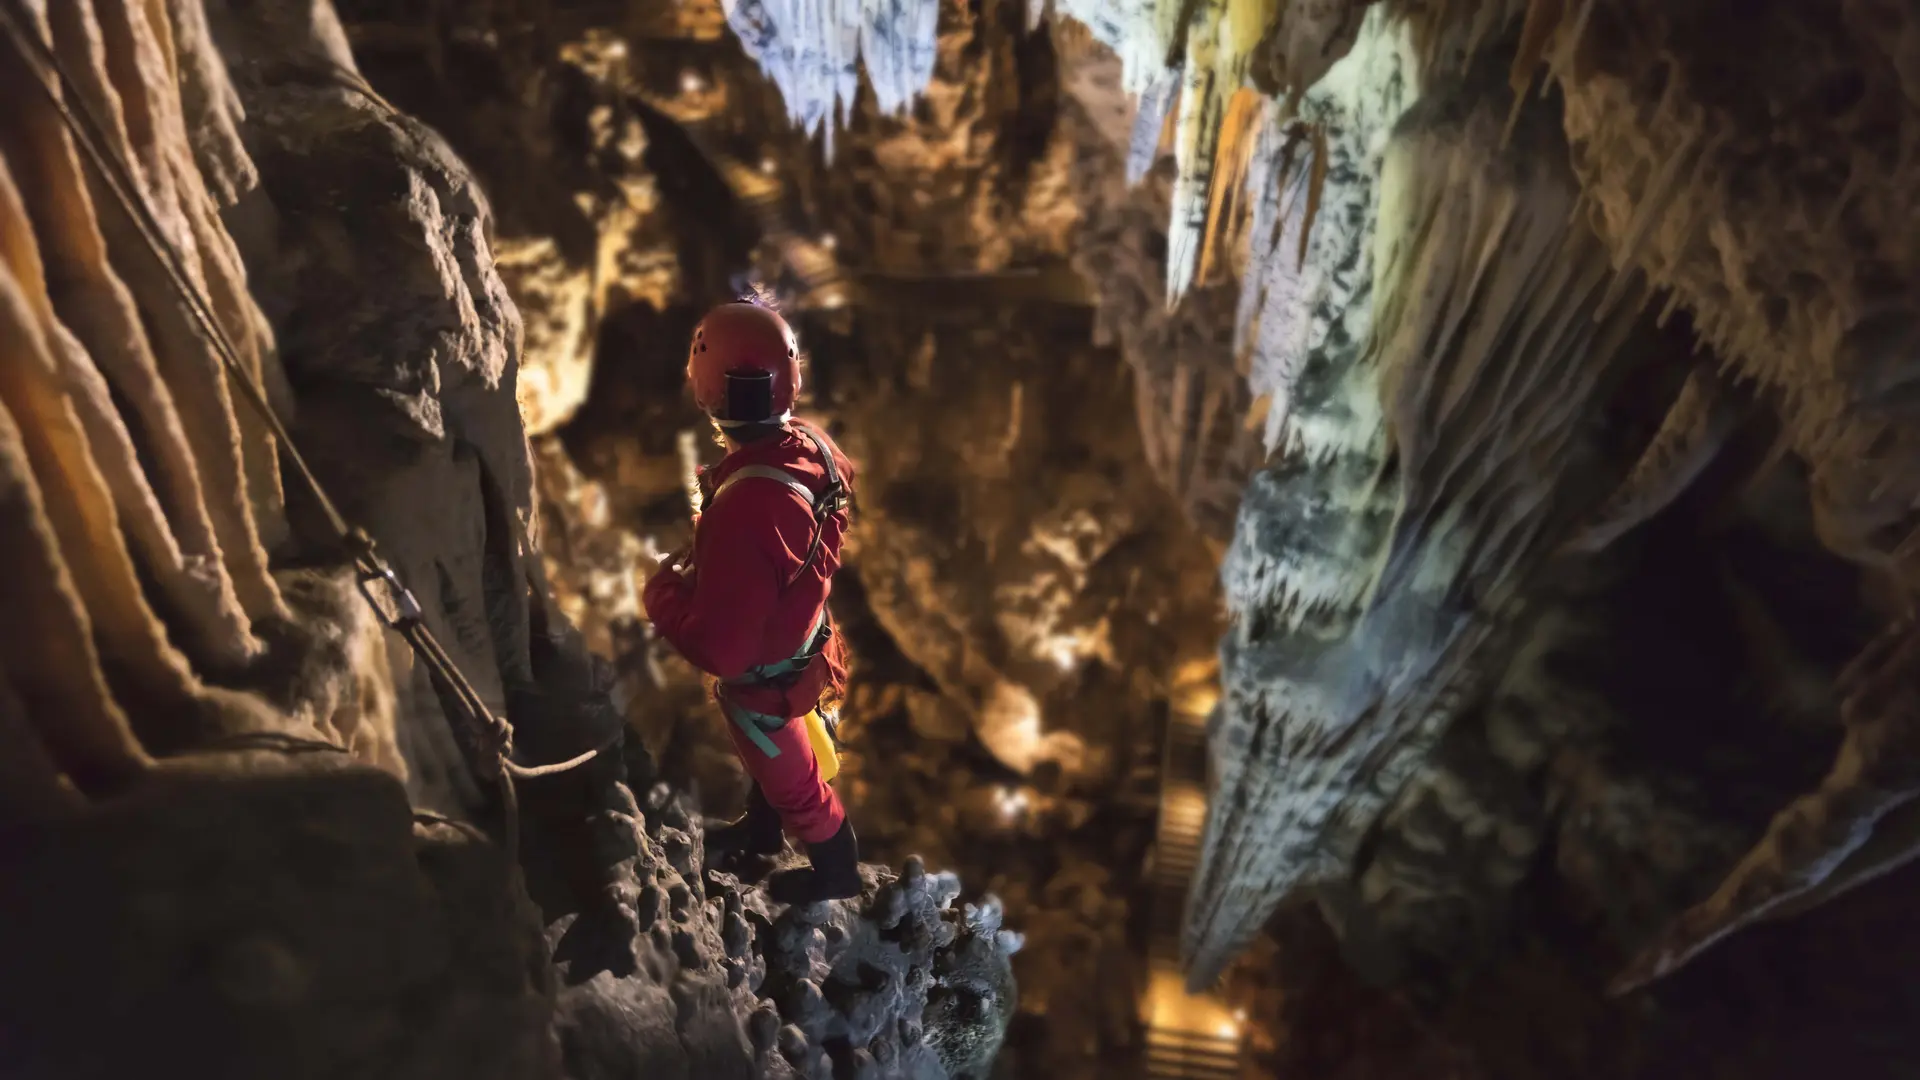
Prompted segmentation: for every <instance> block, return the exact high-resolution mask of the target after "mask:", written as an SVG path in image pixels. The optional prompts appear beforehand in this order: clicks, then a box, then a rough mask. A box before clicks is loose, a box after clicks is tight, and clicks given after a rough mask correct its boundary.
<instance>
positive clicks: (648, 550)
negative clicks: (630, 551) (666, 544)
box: [640, 536, 693, 576]
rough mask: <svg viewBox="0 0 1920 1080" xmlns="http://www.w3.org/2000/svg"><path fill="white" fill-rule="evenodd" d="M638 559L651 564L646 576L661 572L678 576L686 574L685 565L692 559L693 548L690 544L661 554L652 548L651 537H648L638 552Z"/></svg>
mask: <svg viewBox="0 0 1920 1080" xmlns="http://www.w3.org/2000/svg"><path fill="white" fill-rule="evenodd" d="M640 557H641V558H642V559H645V560H647V561H649V562H651V563H652V564H653V566H652V568H651V569H649V570H648V571H647V574H648V576H652V575H653V574H657V573H659V572H660V571H661V570H671V571H673V572H674V573H676V574H680V573H685V572H686V565H687V564H688V563H689V562H691V561H692V559H693V547H692V545H690V544H688V545H683V546H681V547H677V548H675V549H673V550H672V551H669V552H666V553H664V554H662V553H661V551H660V549H659V548H657V547H655V546H654V543H653V537H651V536H649V537H647V539H646V544H645V546H644V547H642V548H641V550H640Z"/></svg>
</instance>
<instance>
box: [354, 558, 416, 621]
mask: <svg viewBox="0 0 1920 1080" xmlns="http://www.w3.org/2000/svg"><path fill="white" fill-rule="evenodd" d="M375 581H384V582H386V584H387V589H388V590H389V592H390V593H391V595H392V600H393V607H394V609H395V610H397V611H399V614H398V615H388V614H387V609H386V607H384V606H383V605H382V604H381V603H380V601H379V599H377V598H376V597H375V596H374V595H373V590H372V589H371V588H368V586H369V585H370V584H371V583H373V582H375ZM357 583H358V585H359V587H360V595H361V596H363V597H366V600H367V603H368V605H369V606H371V607H372V608H373V610H374V612H375V613H376V614H378V615H379V616H380V621H381V622H384V623H386V624H387V626H388V627H389V628H391V629H394V630H398V629H401V628H402V627H404V626H406V625H408V624H410V623H416V622H419V621H420V617H421V615H422V614H423V613H422V612H421V610H420V602H419V601H418V600H415V599H414V598H413V593H411V592H409V591H408V590H407V587H406V586H405V585H402V584H400V578H399V577H398V576H396V575H395V574H394V572H393V568H392V567H390V566H388V565H386V564H385V563H380V564H379V565H378V566H377V567H376V568H375V569H373V570H361V571H360V573H359V575H358V582H357Z"/></svg>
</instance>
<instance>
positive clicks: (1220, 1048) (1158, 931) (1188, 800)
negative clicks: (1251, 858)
mask: <svg viewBox="0 0 1920 1080" xmlns="http://www.w3.org/2000/svg"><path fill="white" fill-rule="evenodd" d="M1206 785H1207V740H1206V718H1205V717H1204V716H1196V715H1193V714H1189V713H1182V712H1175V713H1174V714H1173V715H1172V716H1171V717H1170V720H1169V723H1168V724H1167V734H1166V742H1165V743H1164V745H1163V748H1162V753H1161V772H1160V813H1159V820H1158V824H1157V826H1156V829H1155V835H1154V846H1153V855H1152V866H1151V867H1150V868H1149V872H1148V875H1147V879H1148V885H1149V888H1150V889H1151V895H1150V900H1149V903H1150V905H1151V911H1150V923H1149V930H1148V937H1147V964H1148V978H1147V996H1146V1000H1145V1001H1143V1002H1142V1004H1141V1018H1142V1020H1143V1021H1144V1022H1145V1023H1146V1028H1147V1056H1146V1063H1145V1070H1144V1075H1145V1076H1146V1078H1147V1080H1235V1078H1237V1077H1238V1076H1239V1075H1240V1020H1239V1018H1238V1017H1237V1016H1235V1015H1234V1014H1233V1013H1232V1012H1231V1011H1230V1010H1229V1009H1228V1008H1227V1005H1226V1003H1225V1002H1223V1001H1221V1000H1220V999H1219V998H1218V997H1216V996H1215V995H1212V994H1189V993H1187V991H1186V987H1185V980H1184V978H1183V976H1182V972H1181V967H1180V931H1181V925H1182V921H1183V918H1184V915H1185V911H1186V902H1187V890H1188V889H1189V887H1190V886H1191V885H1192V882H1193V875H1194V872H1195V871H1196V870H1197V869H1198V868H1199V865H1200V840H1201V833H1202V830H1203V829H1204V828H1205V827H1206V812H1207V795H1206V792H1207V786H1206Z"/></svg>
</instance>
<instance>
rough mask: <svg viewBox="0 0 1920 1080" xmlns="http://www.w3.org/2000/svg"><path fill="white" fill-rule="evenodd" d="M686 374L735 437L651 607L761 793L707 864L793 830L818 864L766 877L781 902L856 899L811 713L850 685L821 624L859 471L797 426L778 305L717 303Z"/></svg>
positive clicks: (855, 873) (790, 356) (725, 831)
mask: <svg viewBox="0 0 1920 1080" xmlns="http://www.w3.org/2000/svg"><path fill="white" fill-rule="evenodd" d="M687 376H688V378H689V379H690V380H691V381H692V383H693V390H694V397H695V398H696V399H697V400H698V401H699V403H700V407H701V408H702V409H704V410H706V412H707V413H708V415H710V416H711V417H713V419H714V422H715V423H716V424H717V425H718V426H719V428H720V430H721V432H722V434H724V435H725V436H726V441H727V449H728V453H727V456H726V459H725V460H723V461H722V462H720V464H719V465H716V466H714V467H713V468H712V469H709V470H707V472H706V474H705V475H704V476H703V477H702V479H701V487H702V489H703V490H704V491H705V492H706V502H705V505H704V507H703V510H702V513H701V514H700V516H699V517H698V518H697V519H696V521H695V524H694V538H693V547H692V552H691V555H690V556H683V557H680V558H678V559H673V558H670V559H669V560H668V561H667V562H666V563H663V564H662V565H661V567H660V568H659V569H658V570H657V571H656V572H655V573H654V575H653V577H652V578H651V579H649V580H648V582H647V586H646V591H645V593H644V595H643V600H644V602H645V604H646V608H647V617H648V618H650V619H652V620H653V624H654V627H655V629H656V630H657V631H658V632H659V634H660V636H661V637H663V638H665V639H666V641H667V642H668V643H669V644H671V645H672V646H673V647H674V648H675V649H677V650H679V652H680V655H682V656H684V657H686V658H687V660H688V661H689V662H690V663H692V664H693V665H694V666H695V667H697V668H699V669H700V670H701V671H704V672H706V673H707V674H708V675H710V676H712V677H713V678H714V680H715V686H714V691H715V693H714V696H715V699H716V700H717V701H718V702H719V704H720V707H721V711H722V712H723V713H724V714H725V716H726V719H727V730H728V733H729V734H730V735H731V736H732V738H733V746H734V750H735V752H737V753H738V754H739V755H740V762H741V764H742V765H743V766H745V768H746V771H747V773H748V775H750V776H751V777H752V778H753V782H754V786H753V791H752V793H751V795H750V797H749V800H748V804H747V813H746V815H745V816H743V817H742V818H741V819H740V820H738V821H736V822H733V823H731V824H728V825H724V826H719V827H716V828H713V829H710V830H709V831H708V834H707V850H708V853H709V858H710V859H713V860H716V861H719V860H724V859H726V858H729V857H732V856H733V855H735V854H751V855H771V854H774V853H776V852H778V851H779V850H780V849H781V847H782V846H783V844H784V840H783V837H782V835H781V834H782V825H783V824H784V826H785V830H786V831H788V832H791V833H792V834H793V835H794V836H795V837H797V838H798V839H799V840H801V841H802V842H804V843H805V844H806V845H807V851H808V855H809V857H810V859H811V862H812V865H811V866H808V867H805V868H801V869H794V870H785V871H781V872H779V873H776V874H774V875H773V877H772V878H771V879H770V880H769V882H768V886H767V887H768V891H769V893H770V894H771V895H772V897H773V898H774V899H775V900H778V901H780V902H782V903H788V904H797V903H811V902H813V901H817V900H829V899H839V898H844V897H852V896H857V895H859V893H860V874H859V846H858V841H857V840H856V839H855V837H854V832H853V826H852V824H851V823H850V822H848V821H847V815H846V811H845V809H844V808H842V806H841V805H840V799H839V796H838V795H836V794H835V793H834V790H833V789H832V788H831V787H829V786H828V784H827V782H826V780H825V779H823V778H822V775H821V768H820V761H819V759H818V758H817V757H816V755H815V751H814V743H813V741H812V740H811V739H809V737H808V722H807V717H808V714H809V713H811V712H813V711H814V710H815V708H816V707H817V706H818V705H819V703H820V701H821V698H822V697H823V696H824V695H832V696H834V697H836V698H837V697H838V696H839V695H840V694H841V693H842V692H843V691H844V689H845V679H846V665H845V662H844V653H843V650H842V645H841V643H840V641H839V639H838V638H837V636H835V635H834V633H833V630H832V626H831V623H830V620H829V619H828V617H827V596H828V594H829V593H830V592H831V591H832V588H833V573H834V571H835V570H837V569H839V567H840V549H841V544H842V542H843V540H844V537H845V535H846V530H847V526H848V514H847V502H848V499H849V497H850V496H851V494H852V482H853V471H854V470H853V465H852V463H851V462H850V461H848V460H847V458H846V456H845V455H843V454H842V453H841V452H840V449H839V448H838V447H837V446H835V445H834V444H833V441H832V440H831V439H829V438H828V437H827V435H826V433H825V432H823V431H820V430H819V429H818V428H815V427H814V426H812V425H810V424H805V423H802V422H800V421H797V420H794V419H792V416H791V412H792V408H793V402H794V398H795V395H796V393H797V391H798V390H799V385H800V370H799V346H798V344H797V342H796V341H795V338H794V334H793V331H792V329H791V328H789V327H788V326H787V323H786V321H785V320H784V319H782V318H781V317H780V316H779V314H778V313H776V312H774V311H773V310H772V309H771V308H768V307H765V306H762V305H760V304H757V303H753V302H749V301H740V302H736V303H731V304H722V305H721V306H720V307H718V308H715V309H714V310H713V311H711V312H709V313H708V315H707V317H706V318H705V319H703V320H701V323H700V325H699V327H698V328H697V329H695V330H694V334H693V345H692V348H691V349H690V351H689V353H688V357H687Z"/></svg>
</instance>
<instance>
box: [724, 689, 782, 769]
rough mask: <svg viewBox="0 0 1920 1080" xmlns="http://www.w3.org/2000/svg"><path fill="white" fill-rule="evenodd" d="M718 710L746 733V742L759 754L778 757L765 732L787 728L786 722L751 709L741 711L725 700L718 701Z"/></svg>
mask: <svg viewBox="0 0 1920 1080" xmlns="http://www.w3.org/2000/svg"><path fill="white" fill-rule="evenodd" d="M720 708H721V709H722V710H724V711H725V712H726V714H727V719H729V720H731V721H733V723H734V726H736V727H738V728H739V729H740V730H741V731H744V732H746V734H747V740H748V741H749V742H751V743H753V745H754V746H755V747H756V748H758V749H759V751H760V752H761V753H763V754H765V755H767V757H769V758H777V757H779V756H780V748H779V747H777V746H775V745H773V740H772V739H769V738H767V732H769V731H779V730H780V729H781V728H783V727H786V726H787V721H785V720H783V719H781V718H780V717H778V716H768V715H767V714H766V713H757V712H754V711H753V710H752V709H743V708H741V707H740V706H738V705H735V704H734V703H733V702H731V701H728V700H726V699H725V698H721V699H720Z"/></svg>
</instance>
